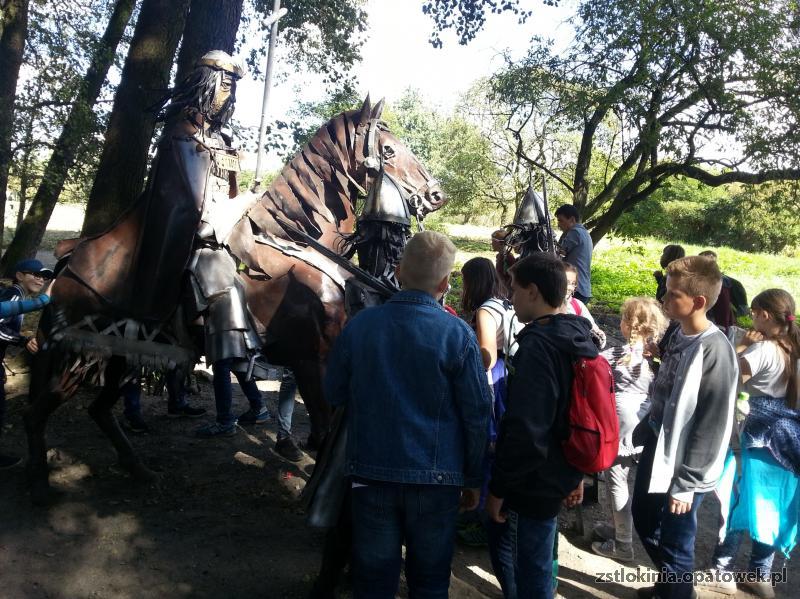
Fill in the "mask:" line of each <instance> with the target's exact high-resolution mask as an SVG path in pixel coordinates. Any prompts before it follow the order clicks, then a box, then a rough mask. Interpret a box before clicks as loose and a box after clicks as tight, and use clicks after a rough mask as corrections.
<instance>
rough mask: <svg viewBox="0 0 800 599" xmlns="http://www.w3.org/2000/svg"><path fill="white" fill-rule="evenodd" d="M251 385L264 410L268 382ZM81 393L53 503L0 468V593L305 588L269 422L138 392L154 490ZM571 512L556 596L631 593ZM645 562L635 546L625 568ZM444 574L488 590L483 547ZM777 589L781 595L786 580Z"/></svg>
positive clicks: (310, 543)
mask: <svg viewBox="0 0 800 599" xmlns="http://www.w3.org/2000/svg"><path fill="white" fill-rule="evenodd" d="M260 385H263V386H264V388H265V390H267V392H268V397H269V401H270V404H271V406H270V407H271V408H274V400H275V387H276V384H275V383H261V384H260ZM26 389H27V385H26V382H25V380H24V375H19V376H15V377H9V390H10V391H11V393H10V395H11V397H12V398H11V400H10V402H9V403H10V414H9V419H8V420H9V425H10V428H9V429H8V430H7V431H6V432H5V434H4V436H3V439H2V448H3V449H4V450H5V451H12V450H13V451H16V452H19V453H23V451H24V449H23V448H24V443H25V441H24V434H23V431H22V426H21V411H22V409H23V405H24V396H23V395H22V393H24V392H25V391H26ZM235 390H236V394H237V395H236V398H237V399H236V400H235V401H236V405H237V407H238V408H243V407H244V405H245V400H244V398H243V396H242V395H241V393H240V392H239V390H238V387H235ZM90 399H91V396H90V395H89V394H88V393H81V394H80V395H79V396H78V397H77V398H76V399H75V400H73V401H72V402H70V403H69V404H68V405H66V406H64V407H62V408H61V409H60V410H59V411H58V412H57V413H56V415H55V416H54V417H53V419H52V420H51V425H50V429H49V446H50V447H52V449H51V451H50V455H49V458H50V464H51V466H52V468H53V471H52V474H51V481H52V484H53V486H54V488H55V489H56V490H58V491H59V492H60V495H61V496H60V499H59V500H58V501H57V502H56V503H55V504H54V505H52V506H50V507H47V508H35V507H32V506H31V504H30V502H29V499H28V497H27V494H26V490H25V480H24V471H23V470H22V469H21V468H17V469H14V470H10V471H5V472H0V514H1V515H0V581H1V582H0V597H2V598H4V599H5V598H9V599H16V598H26V599H27V598H31V599H34V598H36V599H38V598H65V599H67V598H68V599H79V598H106V597H108V598H120V599H124V598H137V599H149V598H161V597H169V598H180V597H214V598H218V597H225V598H227V597H236V598H249V597H259V598H263V597H270V598H271V597H304V596H305V595H306V593H307V592H308V590H309V588H310V585H311V581H312V579H313V577H314V575H315V573H316V570H317V568H318V566H319V560H320V553H321V546H322V540H323V535H322V533H321V532H320V531H316V530H312V529H309V528H307V527H306V526H305V523H304V518H303V515H302V512H301V510H300V508H299V506H298V504H297V501H296V496H297V494H298V493H299V491H300V489H301V488H302V487H303V485H304V484H305V480H306V479H307V477H308V475H309V473H310V472H311V468H312V467H313V461H312V460H311V459H310V458H309V459H307V460H306V461H304V462H303V463H302V464H300V465H299V466H296V465H293V464H290V463H289V462H286V461H284V460H283V459H282V458H280V457H279V456H278V455H276V454H275V453H274V452H273V451H272V446H273V444H274V434H275V424H274V423H271V424H269V425H267V426H266V427H259V428H255V429H250V430H248V431H245V430H244V429H240V430H239V432H238V434H237V435H236V436H235V437H232V438H227V439H219V440H198V439H196V438H194V437H193V436H192V432H193V430H194V428H195V427H196V426H198V425H199V424H200V423H201V422H204V420H202V419H201V420H200V421H198V420H185V419H177V420H175V419H169V418H167V416H166V400H165V399H163V398H160V397H149V396H145V397H143V402H142V403H143V408H144V415H145V419H146V420H147V421H148V423H149V424H150V425H151V427H152V432H151V433H150V434H148V435H142V436H136V437H133V443H134V446H135V447H136V448H137V450H138V451H139V453H140V455H142V456H143V457H144V458H145V460H146V462H147V463H148V464H149V465H150V466H151V467H154V468H157V469H158V470H160V471H161V472H162V473H163V474H162V477H161V480H160V482H159V484H158V485H150V486H146V485H145V486H141V485H137V484H136V483H135V482H133V481H132V480H131V479H130V478H129V477H128V476H127V475H126V474H125V473H124V472H122V471H121V470H119V469H118V468H117V466H116V464H115V454H114V453H113V451H112V449H111V446H110V444H109V443H108V442H107V441H106V439H105V438H104V437H103V436H102V435H101V433H100V432H99V430H98V429H97V428H96V427H95V426H94V424H93V423H92V422H91V421H90V419H89V417H88V414H87V412H86V407H87V406H88V403H89V401H90ZM193 402H194V403H197V404H199V405H201V406H203V407H205V408H206V409H208V410H209V414H213V409H214V408H213V395H212V390H211V385H210V384H209V383H208V382H205V381H203V382H201V388H200V395H199V396H195V397H193ZM295 420H296V423H295V430H296V432H297V433H298V435H299V437H300V438H304V437H305V435H306V434H307V432H308V420H307V418H306V417H305V414H304V410H303V406H302V404H301V403H299V402H298V404H297V409H296V413H295ZM601 495H602V494H601ZM716 514H717V505H716V502H715V501H714V500H711V499H707V500H706V501H705V502H704V503H703V506H702V508H701V512H700V530H701V532H700V535H699V543H698V560H697V563H698V565H705V564H707V562H708V558H709V556H710V553H711V551H712V549H713V543H714V537H715V534H716V532H715V530H714V527H715V526H716V524H715V523H716V520H717V518H716ZM601 515H602V509H601V508H600V507H599V506H591V507H587V508H585V510H584V517H585V521H586V524H587V526H586V528H587V529H589V530H590V529H591V525H592V523H593V522H594V521H595V520H598V519H599V518H600V517H601ZM574 520H575V516H574V514H568V515H567V517H566V518H565V522H564V523H562V524H563V526H562V536H561V545H560V562H561V582H560V584H559V593H560V594H561V596H563V597H566V598H578V597H609V598H610V597H621V598H625V597H634V596H635V590H634V587H635V586H645V585H640V584H639V585H636V584H616V583H612V584H600V583H598V582H596V580H595V578H596V576H597V573H599V572H613V571H615V570H617V569H618V568H619V566H618V564H616V563H614V562H612V561H610V560H606V559H604V558H601V557H599V556H595V555H594V554H592V553H591V549H590V545H589V543H588V541H587V540H586V539H585V538H584V537H582V536H581V535H579V534H577V533H576V532H575V530H574V527H570V523H571V522H574ZM648 564H649V561H648V560H647V558H646V557H645V554H644V551H643V550H642V549H641V547H637V564H634V567H636V566H637V565H639V566H641V568H646V567H647V565H648ZM791 566H794V564H792V565H791ZM453 574H454V581H453V585H452V591H451V596H452V597H500V596H501V595H500V593H499V590H498V587H497V583H496V581H495V580H494V577H493V576H492V575H491V565H490V563H489V559H488V556H487V554H486V551H485V550H483V549H472V548H464V547H458V548H457V550H456V557H455V560H454V564H453ZM795 574H796V575H798V578H797V579H798V580H800V572H798V571H797V568H796V567H790V568H789V576H790V580H791V579H792V577H793V576H794V575H795ZM778 593H779V595H778V596H779V597H789V596H790V594H791V595H792V596H793V595H794V593H790V592H789V590H788V588H786V587H784V588H779V589H778ZM343 596H347V595H343ZM703 596H706V597H719V596H718V595H713V594H709V595H701V597H703ZM739 596H740V597H744V596H745V595H743V594H741V593H740V595H739Z"/></svg>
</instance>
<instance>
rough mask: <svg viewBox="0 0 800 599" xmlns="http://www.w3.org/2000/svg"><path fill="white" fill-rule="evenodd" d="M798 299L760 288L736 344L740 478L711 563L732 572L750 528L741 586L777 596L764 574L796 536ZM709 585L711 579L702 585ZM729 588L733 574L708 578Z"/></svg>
mask: <svg viewBox="0 0 800 599" xmlns="http://www.w3.org/2000/svg"><path fill="white" fill-rule="evenodd" d="M796 309H797V308H796V306H795V302H794V299H793V298H792V296H791V295H790V294H789V293H787V292H786V291H784V290H783V289H767V290H766V291H762V292H761V293H759V294H758V295H757V296H756V297H754V298H753V301H752V302H751V305H750V313H751V315H752V317H753V329H752V330H750V331H747V333H746V334H745V335H744V337H743V338H742V339H741V340H740V341H739V342H738V343H737V346H736V353H737V354H738V355H739V372H740V377H741V380H740V383H741V389H742V390H743V391H744V392H746V393H747V394H748V395H749V401H748V402H747V408H748V410H747V411H748V414H747V417H746V419H745V421H744V426H743V429H742V433H741V437H740V443H739V444H740V446H741V453H740V456H739V458H738V461H740V462H741V477H740V478H739V479H738V485H737V486H736V487H735V492H734V498H733V500H732V501H731V504H730V505H731V514H730V518H729V522H728V526H727V530H726V531H725V533H724V537H723V538H722V541H721V542H720V544H719V545H717V548H716V550H715V551H714V557H713V560H712V561H713V568H714V569H716V570H718V571H722V572H730V571H732V570H733V569H734V567H735V562H736V554H737V553H738V550H739V547H740V545H741V542H742V538H743V534H744V533H745V532H747V533H749V535H750V538H751V541H752V544H751V549H750V560H749V565H748V571H749V572H756V573H758V574H759V576H760V577H761V579H760V580H758V581H754V580H746V581H743V582H742V585H743V586H746V587H748V588H749V590H750V591H752V592H754V593H755V594H756V595H758V596H759V597H774V595H775V593H774V590H773V588H772V585H771V583H770V580H769V575H770V571H771V568H772V560H773V557H774V555H775V551H776V550H777V549H780V550H781V551H782V552H783V553H784V554H785V555H786V557H788V555H789V552H791V550H792V548H793V547H794V545H795V543H796V542H797V537H798V526H800V514H798V503H797V500H796V499H795V498H796V497H797V496H798V494H800V384H799V383H800V379H798V371H800V328H798V326H797V323H796V322H795V311H796ZM704 586H709V585H704ZM710 586H711V588H713V590H715V591H718V592H723V593H727V594H733V593H735V592H736V590H737V589H736V583H734V582H733V581H730V582H723V583H722V584H715V585H710Z"/></svg>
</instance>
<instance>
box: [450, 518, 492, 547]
mask: <svg viewBox="0 0 800 599" xmlns="http://www.w3.org/2000/svg"><path fill="white" fill-rule="evenodd" d="M456 535H457V536H458V540H459V541H461V543H462V544H464V545H466V546H467V547H488V546H489V534H488V533H487V532H486V529H485V528H484V527H483V525H482V524H479V523H477V522H476V523H474V524H472V525H470V526H466V527H464V528H462V529H461V530H459V531H458V532H457V533H456Z"/></svg>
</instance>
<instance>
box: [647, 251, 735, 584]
mask: <svg viewBox="0 0 800 599" xmlns="http://www.w3.org/2000/svg"><path fill="white" fill-rule="evenodd" d="M666 275H667V278H666V294H665V295H664V299H663V303H664V311H665V312H666V313H667V316H669V317H670V318H671V319H672V320H674V321H677V322H678V323H679V324H680V329H679V330H677V331H676V332H675V333H674V334H673V335H672V337H670V339H669V342H668V344H667V346H666V349H665V351H664V353H663V355H662V356H661V366H660V368H659V370H658V375H657V376H656V379H655V381H654V382H653V386H652V388H651V390H650V401H651V404H650V406H651V407H650V413H649V414H648V415H647V416H645V418H644V420H643V421H642V424H641V425H640V426H639V427H637V433H641V434H640V435H637V437H639V439H638V440H639V441H640V442H641V441H644V443H643V444H644V451H643V452H642V457H641V461H640V462H639V467H638V471H637V473H636V484H635V487H634V493H633V505H632V512H633V524H634V527H635V528H636V532H637V533H638V535H639V538H640V539H641V541H642V545H644V548H645V550H646V551H647V553H648V555H649V556H650V558H651V559H652V560H653V563H654V564H655V567H656V570H658V571H659V573H660V575H661V576H660V579H659V581H658V582H657V583H656V585H655V586H654V587H648V588H644V589H639V596H640V597H648V598H650V597H657V598H660V599H688V598H690V597H694V596H696V594H695V592H694V588H693V570H694V544H695V535H696V533H697V508H698V507H699V505H700V502H701V501H702V500H703V497H704V495H705V494H706V493H707V492H708V491H711V490H713V489H714V488H715V487H716V485H717V482H718V481H719V478H720V476H721V475H722V469H723V466H724V462H725V453H726V451H727V448H728V439H729V438H730V434H731V428H732V426H733V408H734V402H735V395H736V381H737V380H738V376H739V370H738V366H737V363H736V355H735V354H734V351H733V348H732V347H731V345H730V343H729V342H728V339H727V337H725V334H724V333H723V332H722V331H720V330H719V329H718V328H717V327H716V326H715V325H714V324H713V323H712V322H710V321H709V320H708V318H707V317H706V312H708V310H709V309H710V308H711V307H712V306H713V305H714V302H716V301H717V297H718V296H719V292H720V287H721V285H722V274H721V273H720V271H719V268H718V267H717V265H716V263H715V262H714V261H713V260H709V259H708V258H704V257H702V256H688V257H686V258H681V259H679V260H675V261H673V262H671V263H670V264H669V266H668V267H667V272H666Z"/></svg>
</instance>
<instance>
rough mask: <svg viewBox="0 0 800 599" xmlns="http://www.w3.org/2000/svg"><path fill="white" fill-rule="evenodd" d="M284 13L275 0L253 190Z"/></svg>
mask: <svg viewBox="0 0 800 599" xmlns="http://www.w3.org/2000/svg"><path fill="white" fill-rule="evenodd" d="M285 14H286V9H285V8H284V9H281V0H275V3H274V4H273V6H272V13H271V14H270V16H269V18H268V19H267V22H268V23H269V22H271V24H272V30H271V31H270V34H269V49H268V50H267V70H266V73H265V74H264V97H263V99H262V101H261V123H260V124H259V127H258V154H257V158H256V175H255V179H254V181H253V190H256V189H258V188H259V187H260V185H261V176H262V173H261V159H262V155H263V153H264V135H265V133H266V130H267V105H268V104H269V91H270V87H272V65H273V61H274V59H275V45H276V43H277V41H278V20H279V19H280V18H281V17H282V16H284V15H285Z"/></svg>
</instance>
